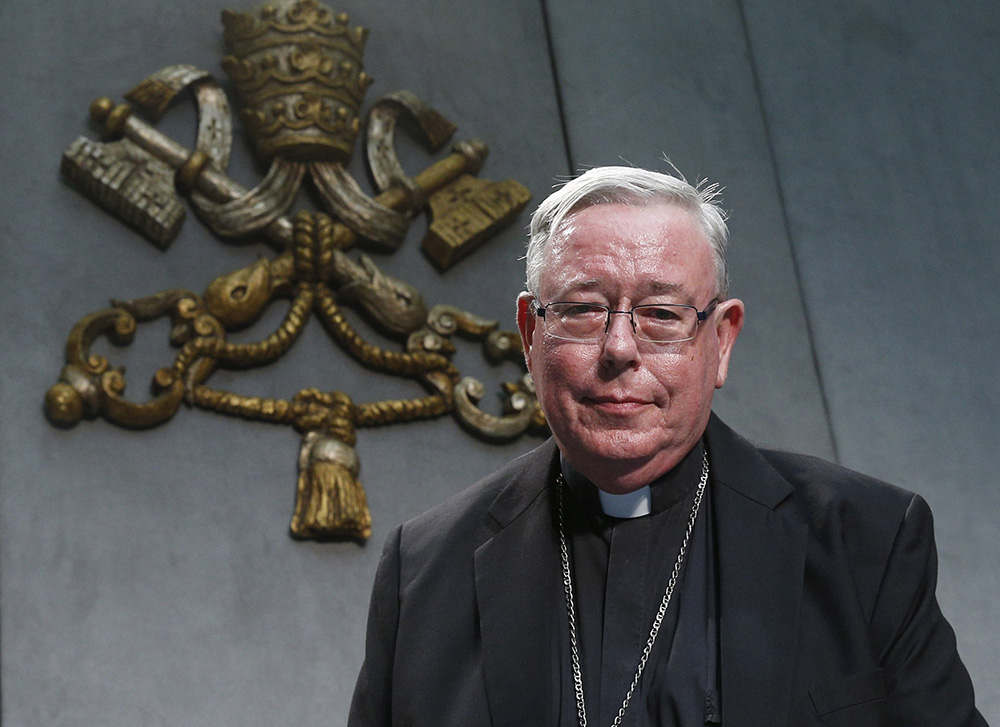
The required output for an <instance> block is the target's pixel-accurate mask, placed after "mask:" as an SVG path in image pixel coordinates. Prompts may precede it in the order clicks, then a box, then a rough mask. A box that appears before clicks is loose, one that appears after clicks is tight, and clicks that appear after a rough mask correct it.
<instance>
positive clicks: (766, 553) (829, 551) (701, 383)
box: [350, 168, 985, 727]
mask: <svg viewBox="0 0 1000 727" xmlns="http://www.w3.org/2000/svg"><path fill="white" fill-rule="evenodd" d="M726 239H727V230H726V226H725V223H724V221H723V215H722V213H721V212H720V210H719V208H718V206H717V204H716V200H715V199H714V195H713V193H712V190H711V188H708V189H703V190H698V189H696V188H694V187H692V186H691V185H689V184H687V183H686V182H684V181H682V180H679V179H677V178H675V177H672V176H667V175H663V174H657V173H653V172H647V171H644V170H639V169H629V168H599V169H593V170H590V171H589V172H587V173H585V174H583V175H582V176H580V177H578V178H577V179H575V180H574V181H572V182H570V183H568V184H567V185H565V186H564V187H562V188H561V189H560V190H558V191H557V192H555V193H554V194H553V195H551V196H550V197H549V198H548V199H546V200H545V201H544V202H543V203H542V204H541V206H540V207H539V208H538V210H537V211H536V213H535V215H534V217H533V219H532V224H531V240H530V243H529V246H528V254H527V270H528V275H527V288H528V291H527V292H525V293H522V294H521V296H520V298H519V299H518V307H517V321H518V327H519V329H520V332H521V338H522V341H523V343H524V351H525V359H526V361H527V364H528V369H529V371H530V372H531V375H532V378H533V379H534V382H535V387H536V390H537V392H538V397H539V401H540V402H541V405H542V409H543V410H544V412H545V415H546V417H547V419H548V422H549V425H550V427H551V429H552V435H553V436H552V439H551V440H550V441H549V442H547V443H545V444H543V445H542V446H541V447H539V448H538V449H536V450H535V451H533V452H531V453H529V454H527V455H525V456H523V457H521V458H519V459H517V460H515V461H514V462H512V463H511V464H510V465H508V466H507V467H506V468H504V469H503V470H501V471H499V472H497V473H494V474H493V475H491V476H489V477H487V478H486V479H484V480H483V481H481V482H480V483H478V484H477V485H475V486H474V487H472V488H471V489H469V490H467V491H465V492H463V493H460V494H459V495H457V496H456V497H453V498H452V499H450V500H448V501H447V502H445V503H444V504H442V505H440V506H438V507H437V508H435V509H433V510H431V511H430V512H428V513H426V514H425V515H423V516H421V517H418V518H416V519H415V520H413V521H411V522H408V523H406V524H404V525H402V526H401V527H400V528H398V529H397V530H396V531H395V532H394V533H393V534H392V535H391V536H390V537H389V539H388V542H387V543H386V546H385V552H384V554H383V557H382V562H381V564H380V567H379V571H378V575H377V576H376V582H375V589H374V593H373V596H372V603H371V613H370V618H369V630H368V643H367V654H366V658H365V663H364V666H363V667H362V670H361V674H360V676H359V678H358V684H357V688H356V691H355V696H354V701H353V704H352V707H351V722H350V724H351V725H354V726H356V727H360V726H361V725H390V724H393V725H433V726H434V727H443V726H445V725H462V726H463V727H465V726H468V725H494V726H496V727H500V726H502V725H506V726H507V727H523V726H525V725H564V726H570V725H585V724H587V723H588V721H589V722H590V723H592V724H614V725H618V724H621V725H677V726H678V727H695V726H696V725H697V726H701V725H717V724H722V725H725V726H726V727H776V726H779V725H795V726H799V725H802V726H804V725H845V726H846V725H850V726H851V727H864V726H874V725H885V726H886V727H888V726H892V727H902V726H908V725H924V726H926V727H971V726H972V725H985V722H984V720H983V718H982V717H981V716H980V715H979V713H978V712H977V711H976V709H975V706H974V699H973V693H972V686H971V683H970V680H969V676H968V674H967V672H966V670H965V668H964V666H963V665H962V663H961V661H960V659H959V657H958V654H957V652H956V649H955V639H954V635H953V633H952V630H951V628H950V627H949V625H948V624H947V622H946V621H945V620H944V618H943V617H942V615H941V613H940V611H939V609H938V606H937V602H936V600H935V595H934V589H935V575H936V574H935V569H936V562H935V549H934V540H933V533H932V529H931V518H930V512H929V511H928V508H927V505H926V504H925V503H924V501H923V500H922V499H920V497H919V496H916V495H913V494H911V493H908V492H904V491H903V490H900V489H897V488H895V487H892V486H890V485H886V484H884V483H880V482H876V481H874V480H872V479H870V478H868V477H865V476H863V475H860V474H857V473H855V472H851V471H849V470H845V469H843V468H840V467H837V466H835V465H832V464H829V463H826V462H822V461H819V460H816V459H812V458H808V457H803V456H799V455H792V454H787V453H781V452H774V451H769V450H763V449H758V448H757V447H755V446H754V445H752V444H750V443H749V442H747V441H746V440H744V439H742V438H740V437H739V436H738V435H737V434H735V433H734V432H733V431H732V430H730V429H729V428H728V427H726V425H725V424H723V423H722V422H721V421H720V420H719V419H718V418H716V417H714V416H713V414H712V411H711V407H712V395H713V392H714V390H715V389H716V388H719V387H721V386H722V385H723V383H725V380H726V374H727V370H728V367H729V358H730V354H731V353H732V350H733V345H734V343H735V342H736V338H737V336H738V335H739V333H740V329H741V328H742V326H743V320H744V309H743V303H742V302H740V301H739V300H737V299H734V298H729V297H728V291H727V288H728V285H727V278H728V275H727V270H726V258H725V246H726Z"/></svg>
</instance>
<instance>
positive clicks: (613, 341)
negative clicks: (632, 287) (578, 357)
mask: <svg viewBox="0 0 1000 727" xmlns="http://www.w3.org/2000/svg"><path fill="white" fill-rule="evenodd" d="M638 361H639V348H638V346H637V345H636V340H635V329H634V328H632V314H631V313H630V312H629V311H612V313H611V318H610V320H609V321H608V331H607V333H606V334H605V336H604V342H603V345H602V347H601V362H602V364H603V365H604V366H605V367H606V368H609V369H620V368H628V367H631V366H635V365H637V364H638Z"/></svg>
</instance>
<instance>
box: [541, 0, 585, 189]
mask: <svg viewBox="0 0 1000 727" xmlns="http://www.w3.org/2000/svg"><path fill="white" fill-rule="evenodd" d="M541 6H542V26H543V27H544V29H545V44H546V46H547V50H548V53H549V71H550V72H551V74H552V86H553V88H555V94H556V108H557V109H558V112H559V129H560V130H561V131H562V138H563V152H564V153H565V154H566V167H567V169H568V170H569V173H570V174H576V164H575V163H574V161H573V149H572V147H571V146H570V141H569V127H568V125H567V123H566V107H565V106H564V104H563V96H562V84H561V83H560V81H559V64H558V63H557V62H556V46H555V41H554V39H553V38H552V24H551V23H550V22H549V4H548V0H541Z"/></svg>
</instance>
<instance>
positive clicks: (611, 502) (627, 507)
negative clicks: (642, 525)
mask: <svg viewBox="0 0 1000 727" xmlns="http://www.w3.org/2000/svg"><path fill="white" fill-rule="evenodd" d="M597 494H598V496H599V497H600V498H601V509H602V510H604V514H605V515H610V516H611V517H617V518H623V519H624V518H633V517H642V516H643V515H648V514H649V513H650V512H651V511H652V507H651V506H650V505H651V503H652V498H651V496H650V491H649V485H646V486H645V487H640V488H639V489H638V490H635V491H634V492H626V493H625V494H624V495H612V494H611V493H610V492H605V491H604V490H601V489H598V490H597Z"/></svg>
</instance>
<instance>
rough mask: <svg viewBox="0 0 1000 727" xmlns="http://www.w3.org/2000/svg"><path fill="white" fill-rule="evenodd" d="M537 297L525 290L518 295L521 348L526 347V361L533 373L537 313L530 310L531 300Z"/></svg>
mask: <svg viewBox="0 0 1000 727" xmlns="http://www.w3.org/2000/svg"><path fill="white" fill-rule="evenodd" d="M534 299H535V296H533V295H532V294H531V293H528V292H527V291H525V292H524V293H521V294H520V295H519V296H517V330H518V331H519V332H520V334H521V348H523V349H524V363H525V364H526V365H527V367H528V373H531V342H532V340H533V336H534V334H535V323H536V322H537V321H536V320H535V314H534V313H532V312H531V311H529V310H528V307H529V306H530V305H531V301H533V300H534Z"/></svg>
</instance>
